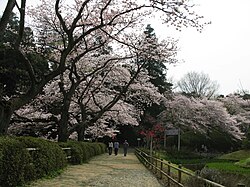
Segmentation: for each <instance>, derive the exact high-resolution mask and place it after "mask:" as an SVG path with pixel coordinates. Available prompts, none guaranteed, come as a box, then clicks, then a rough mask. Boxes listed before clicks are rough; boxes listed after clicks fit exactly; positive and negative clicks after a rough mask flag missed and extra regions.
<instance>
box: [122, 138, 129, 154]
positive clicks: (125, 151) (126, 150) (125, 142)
mask: <svg viewBox="0 0 250 187" xmlns="http://www.w3.org/2000/svg"><path fill="white" fill-rule="evenodd" d="M128 146H129V144H128V141H127V140H125V141H124V143H123V152H124V156H127V153H128Z"/></svg>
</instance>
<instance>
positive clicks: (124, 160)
mask: <svg viewBox="0 0 250 187" xmlns="http://www.w3.org/2000/svg"><path fill="white" fill-rule="evenodd" d="M30 186H32V187H33V186H34V187H44V186H45V187H79V186H84V187H162V185H161V184H160V183H159V182H158V180H157V179H156V178H155V177H154V175H153V174H152V173H151V172H150V171H148V170H147V169H146V168H145V167H144V166H143V165H142V164H141V163H140V161H139V160H138V159H137V157H136V156H135V155H134V153H131V152H129V153H128V155H127V156H126V157H124V156H123V155H122V154H121V153H120V154H118V155H117V156H115V155H114V154H113V155H111V156H109V155H108V154H103V155H100V156H96V157H94V158H93V159H91V160H90V161H89V163H87V164H82V165H73V166H72V165H71V166H69V167H68V168H67V169H66V171H65V172H63V173H62V174H61V175H60V176H58V177H56V178H54V179H47V180H45V179H44V180H40V181H37V182H35V183H32V184H31V185H30Z"/></svg>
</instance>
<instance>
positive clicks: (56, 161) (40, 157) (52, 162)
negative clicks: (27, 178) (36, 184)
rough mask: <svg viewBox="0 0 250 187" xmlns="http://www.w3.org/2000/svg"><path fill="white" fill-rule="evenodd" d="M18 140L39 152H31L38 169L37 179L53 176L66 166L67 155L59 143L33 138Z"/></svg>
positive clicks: (20, 138)
mask: <svg viewBox="0 0 250 187" xmlns="http://www.w3.org/2000/svg"><path fill="white" fill-rule="evenodd" d="M17 139H18V140H19V141H21V142H22V143H23V144H24V145H25V146H26V147H27V148H37V149H38V151H30V154H31V156H32V159H33V164H34V165H35V168H36V172H35V178H41V177H43V176H47V175H53V174H54V172H56V171H58V170H60V169H62V168H64V167H65V166H66V154H65V153H64V151H63V150H62V149H61V147H60V146H59V145H58V144H57V143H54V142H50V141H47V140H43V139H40V138H33V137H19V138H17Z"/></svg>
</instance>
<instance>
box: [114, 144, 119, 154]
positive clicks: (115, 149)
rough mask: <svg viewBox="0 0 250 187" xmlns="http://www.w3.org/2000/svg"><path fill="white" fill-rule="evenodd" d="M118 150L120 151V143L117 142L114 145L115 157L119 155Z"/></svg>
mask: <svg viewBox="0 0 250 187" xmlns="http://www.w3.org/2000/svg"><path fill="white" fill-rule="evenodd" d="M118 149H119V142H117V141H115V143H114V151H115V156H116V155H117V154H118Z"/></svg>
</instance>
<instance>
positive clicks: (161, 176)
mask: <svg viewBox="0 0 250 187" xmlns="http://www.w3.org/2000/svg"><path fill="white" fill-rule="evenodd" d="M162 170H163V159H161V173H160V179H162Z"/></svg>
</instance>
